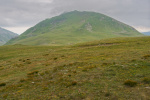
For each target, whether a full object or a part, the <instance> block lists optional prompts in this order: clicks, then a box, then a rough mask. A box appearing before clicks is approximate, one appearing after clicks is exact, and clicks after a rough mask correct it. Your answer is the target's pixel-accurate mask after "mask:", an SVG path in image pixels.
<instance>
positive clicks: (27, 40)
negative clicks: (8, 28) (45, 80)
mask: <svg viewBox="0 0 150 100" xmlns="http://www.w3.org/2000/svg"><path fill="white" fill-rule="evenodd" d="M141 35H142V34H141V33H139V32H138V31H137V30H135V29H134V28H133V27H130V26H129V25H126V24H124V23H122V22H120V21H117V20H115V19H113V18H111V17H108V16H106V15H104V14H100V13H96V12H87V11H83V12H80V11H72V12H67V13H63V14H61V15H59V16H56V17H52V18H49V19H45V20H44V21H41V22H40V23H38V24H36V25H35V26H34V27H31V28H29V29H28V30H27V31H25V32H24V33H23V34H21V35H20V36H19V37H18V38H15V39H12V40H10V41H9V42H8V43H7V44H25V45H69V44H76V43H80V42H86V41H93V40H100V39H103V38H111V37H112V38H113V37H123V36H141Z"/></svg>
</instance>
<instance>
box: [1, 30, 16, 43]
mask: <svg viewBox="0 0 150 100" xmlns="http://www.w3.org/2000/svg"><path fill="white" fill-rule="evenodd" d="M16 36H18V35H17V34H16V33H13V32H11V31H8V30H6V29H3V28H0V46H1V45H3V44H5V43H6V42H8V41H9V40H10V39H12V38H14V37H16Z"/></svg>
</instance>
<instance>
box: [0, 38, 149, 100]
mask: <svg viewBox="0 0 150 100" xmlns="http://www.w3.org/2000/svg"><path fill="white" fill-rule="evenodd" d="M149 55H150V37H136V38H120V39H118V38H116V39H109V40H101V41H94V42H89V43H82V44H78V45H74V46H25V45H12V46H1V47H0V99H2V100H6V99H7V100H36V99H38V100H40V99H45V100H82V99H84V100H109V99H110V100H141V99H142V100H148V99H149V98H150V95H149V94H150V57H149Z"/></svg>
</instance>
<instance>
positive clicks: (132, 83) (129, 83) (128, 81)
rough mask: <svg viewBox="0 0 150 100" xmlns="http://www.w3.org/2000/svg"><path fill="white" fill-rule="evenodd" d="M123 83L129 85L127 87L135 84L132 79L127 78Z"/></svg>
mask: <svg viewBox="0 0 150 100" xmlns="http://www.w3.org/2000/svg"><path fill="white" fill-rule="evenodd" d="M124 85H126V86H129V87H134V86H136V85H137V82H136V81H132V80H127V81H125V82H124Z"/></svg>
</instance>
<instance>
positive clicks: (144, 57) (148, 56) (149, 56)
mask: <svg viewBox="0 0 150 100" xmlns="http://www.w3.org/2000/svg"><path fill="white" fill-rule="evenodd" d="M142 58H143V59H148V58H150V55H144V56H143V57H142Z"/></svg>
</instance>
